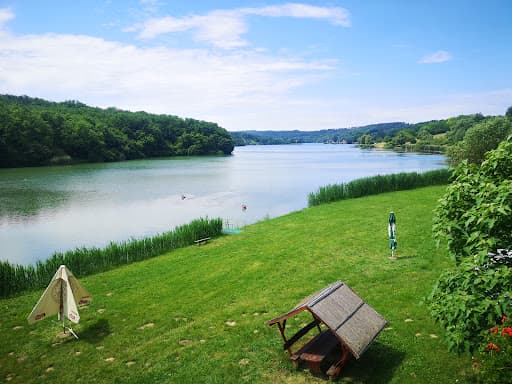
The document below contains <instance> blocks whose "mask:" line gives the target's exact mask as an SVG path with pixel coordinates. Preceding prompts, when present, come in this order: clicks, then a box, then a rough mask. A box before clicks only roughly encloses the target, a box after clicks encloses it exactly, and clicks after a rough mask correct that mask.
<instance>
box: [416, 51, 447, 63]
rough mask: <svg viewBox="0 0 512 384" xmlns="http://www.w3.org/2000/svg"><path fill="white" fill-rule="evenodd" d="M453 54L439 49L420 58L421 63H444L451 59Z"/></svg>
mask: <svg viewBox="0 0 512 384" xmlns="http://www.w3.org/2000/svg"><path fill="white" fill-rule="evenodd" d="M452 58H453V57H452V55H451V53H450V52H447V51H437V52H434V53H432V54H430V55H427V56H424V57H422V58H421V59H420V60H418V63H420V64H433V63H444V62H446V61H450V60H451V59H452Z"/></svg>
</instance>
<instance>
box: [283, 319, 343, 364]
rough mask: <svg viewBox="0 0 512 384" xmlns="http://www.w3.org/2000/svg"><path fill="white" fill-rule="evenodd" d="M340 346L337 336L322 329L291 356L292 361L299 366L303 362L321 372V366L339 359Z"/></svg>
mask: <svg viewBox="0 0 512 384" xmlns="http://www.w3.org/2000/svg"><path fill="white" fill-rule="evenodd" d="M341 352H342V346H341V343H340V341H339V340H338V338H337V337H336V336H335V335H334V334H333V333H332V332H331V331H329V330H327V329H326V330H324V331H322V332H320V333H319V334H317V335H316V336H315V337H313V338H312V339H311V340H310V341H308V342H307V343H306V344H305V345H304V346H303V347H302V348H300V349H299V350H298V351H297V352H295V353H294V354H293V355H292V356H291V360H292V361H293V363H294V364H295V365H296V366H297V367H299V366H300V365H301V364H302V363H304V364H305V365H306V366H307V367H308V368H309V369H311V370H312V371H316V372H322V371H323V369H322V366H323V365H325V364H324V362H325V363H326V364H329V365H330V364H331V363H333V362H336V360H339V357H340V356H341Z"/></svg>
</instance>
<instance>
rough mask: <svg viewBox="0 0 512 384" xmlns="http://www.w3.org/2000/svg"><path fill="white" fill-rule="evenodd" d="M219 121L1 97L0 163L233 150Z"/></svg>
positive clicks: (111, 159)
mask: <svg viewBox="0 0 512 384" xmlns="http://www.w3.org/2000/svg"><path fill="white" fill-rule="evenodd" d="M233 147H234V145H233V139H232V138H231V135H230V134H229V133H228V132H227V131H226V130H225V129H223V128H221V127H219V126H218V125H217V124H216V123H211V122H206V121H199V120H194V119H183V118H180V117H177V116H172V115H155V114H149V113H146V112H128V111H122V110H119V109H116V108H108V109H101V108H94V107H89V106H87V105H85V104H83V103H80V102H78V101H66V102H62V103H54V102H49V101H46V100H42V99H36V98H31V97H27V96H9V95H0V167H20V166H36V165H47V164H56V163H65V162H76V161H88V162H102V161H118V160H128V159H140V158H150V157H163V156H188V155H213V154H230V153H231V152H232V151H233Z"/></svg>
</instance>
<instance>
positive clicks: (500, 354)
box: [477, 316, 512, 384]
mask: <svg viewBox="0 0 512 384" xmlns="http://www.w3.org/2000/svg"><path fill="white" fill-rule="evenodd" d="M479 352H480V353H479V355H478V364H477V367H478V372H477V373H478V378H479V382H481V383H484V384H501V383H512V321H511V320H510V317H507V316H503V317H502V320H501V321H500V322H499V323H498V325H497V326H494V327H493V328H491V329H490V330H489V331H487V332H486V333H485V339H484V342H483V343H482V345H481V347H480V351H479Z"/></svg>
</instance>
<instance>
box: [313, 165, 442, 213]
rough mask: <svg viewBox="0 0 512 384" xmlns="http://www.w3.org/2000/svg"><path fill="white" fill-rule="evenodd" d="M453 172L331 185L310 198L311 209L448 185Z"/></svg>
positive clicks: (398, 175)
mask: <svg viewBox="0 0 512 384" xmlns="http://www.w3.org/2000/svg"><path fill="white" fill-rule="evenodd" d="M450 175H451V172H450V170H448V169H437V170H433V171H428V172H424V173H417V172H411V173H405V172H404V173H395V174H391V175H377V176H371V177H365V178H362V179H356V180H352V181H350V182H348V183H340V184H330V185H327V186H324V187H320V188H319V189H318V191H316V192H311V193H310V194H309V196H308V204H309V206H310V207H312V206H315V205H320V204H326V203H331V202H333V201H338V200H345V199H352V198H356V197H363V196H368V195H376V194H379V193H384V192H392V191H401V190H405V189H413V188H418V187H425V186H428V185H440V184H448V182H449V179H450Z"/></svg>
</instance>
